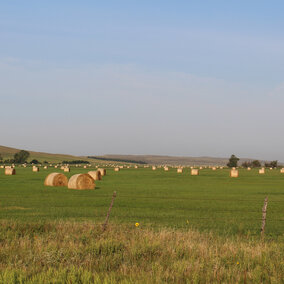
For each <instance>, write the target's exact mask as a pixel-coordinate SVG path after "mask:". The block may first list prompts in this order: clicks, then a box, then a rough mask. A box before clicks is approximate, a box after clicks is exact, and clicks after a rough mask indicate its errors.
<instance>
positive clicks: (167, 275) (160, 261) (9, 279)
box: [0, 221, 284, 283]
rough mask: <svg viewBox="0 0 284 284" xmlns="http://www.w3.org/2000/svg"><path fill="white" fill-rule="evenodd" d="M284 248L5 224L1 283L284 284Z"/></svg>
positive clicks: (139, 231)
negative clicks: (283, 283) (283, 282)
mask: <svg viewBox="0 0 284 284" xmlns="http://www.w3.org/2000/svg"><path fill="white" fill-rule="evenodd" d="M283 260H284V244H283V242H277V241H276V240H271V241H263V240H261V239H258V238H254V237H251V236H244V235H243V236H237V237H232V236H231V237H225V236H218V235H216V234H213V233H200V232H197V231H194V230H192V229H188V230H186V231H184V230H183V231H181V230H173V229H169V228H168V229H156V230H154V229H149V228H141V226H139V227H138V228H137V227H135V226H134V224H133V226H127V225H120V226H119V225H114V224H111V225H110V226H109V227H108V228H107V230H106V231H103V230H102V227H101V226H99V225H94V224H93V223H92V222H86V223H72V222H48V223H23V222H20V223H18V222H12V223H11V222H9V221H2V222H1V223H0V268H1V269H0V282H1V283H280V282H281V281H283V279H284V261H283Z"/></svg>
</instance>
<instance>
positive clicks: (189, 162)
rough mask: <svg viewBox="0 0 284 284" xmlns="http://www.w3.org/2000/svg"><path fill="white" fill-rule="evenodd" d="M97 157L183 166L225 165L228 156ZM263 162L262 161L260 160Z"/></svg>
mask: <svg viewBox="0 0 284 284" xmlns="http://www.w3.org/2000/svg"><path fill="white" fill-rule="evenodd" d="M95 157H96V158H97V159H106V160H117V161H118V160H120V161H131V162H134V163H135V162H136V163H146V164H156V165H165V164H166V165H175V166H177V165H184V166H193V165H196V166H202V165H204V166H213V165H220V166H225V165H226V164H227V163H228V160H229V157H227V158H216V157H175V156H160V155H110V154H108V155H103V156H95ZM253 160H255V159H251V158H241V159H240V161H239V164H241V163H243V162H245V161H253ZM260 162H264V161H260Z"/></svg>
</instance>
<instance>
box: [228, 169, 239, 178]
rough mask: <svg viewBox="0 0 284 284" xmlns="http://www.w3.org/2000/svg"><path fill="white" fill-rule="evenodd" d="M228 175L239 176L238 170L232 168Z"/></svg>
mask: <svg viewBox="0 0 284 284" xmlns="http://www.w3.org/2000/svg"><path fill="white" fill-rule="evenodd" d="M230 177H234V178H237V177H239V171H238V170H234V169H232V170H231V172H230Z"/></svg>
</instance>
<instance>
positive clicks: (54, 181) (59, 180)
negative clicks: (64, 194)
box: [44, 173, 68, 186]
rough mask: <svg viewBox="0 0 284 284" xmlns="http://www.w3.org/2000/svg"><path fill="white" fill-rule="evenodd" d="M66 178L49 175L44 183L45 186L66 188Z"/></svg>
mask: <svg viewBox="0 0 284 284" xmlns="http://www.w3.org/2000/svg"><path fill="white" fill-rule="evenodd" d="M67 184H68V178H67V177H66V176H65V175H64V174H60V173H51V174H49V175H48V176H47V177H46V178H45V181H44V185H46V186H67Z"/></svg>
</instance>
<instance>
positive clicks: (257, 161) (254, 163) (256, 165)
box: [251, 160, 261, 168]
mask: <svg viewBox="0 0 284 284" xmlns="http://www.w3.org/2000/svg"><path fill="white" fill-rule="evenodd" d="M251 165H252V167H254V168H260V167H261V162H260V161H259V160H254V161H252V162H251Z"/></svg>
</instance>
